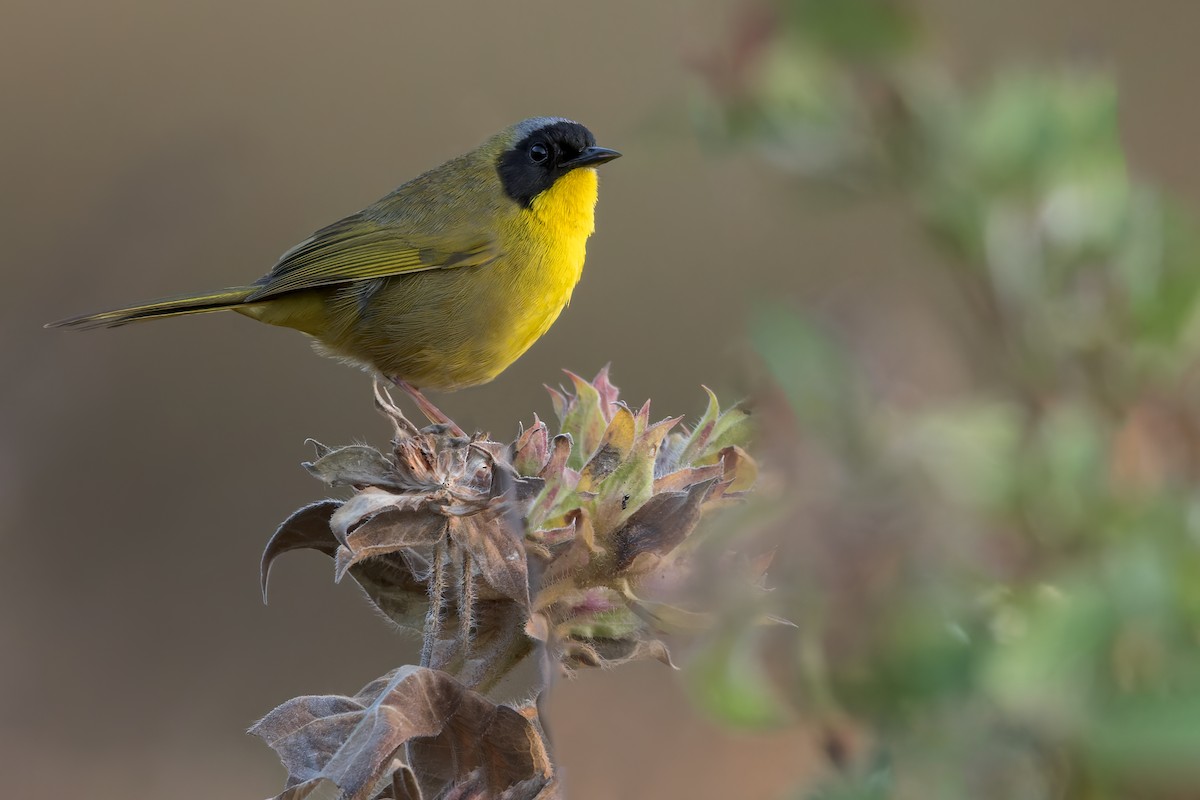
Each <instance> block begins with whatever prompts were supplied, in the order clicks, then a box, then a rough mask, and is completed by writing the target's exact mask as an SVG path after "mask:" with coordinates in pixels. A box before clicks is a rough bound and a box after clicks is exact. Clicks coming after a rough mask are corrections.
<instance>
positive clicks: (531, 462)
mask: <svg viewBox="0 0 1200 800" xmlns="http://www.w3.org/2000/svg"><path fill="white" fill-rule="evenodd" d="M549 459H550V435H549V432H548V431H547V429H546V423H544V422H542V421H541V420H540V419H538V418H537V415H536V414H535V415H534V417H533V425H531V426H530V427H529V428H528V429H526V430H524V431H521V434H520V435H519V436H518V437H517V440H516V441H515V442H513V444H512V456H511V457H510V458H509V462H510V463H511V464H512V465H513V469H515V470H516V471H517V474H519V475H537V474H538V473H540V472H541V471H542V468H543V467H545V466H546V462H547V461H548V460H549Z"/></svg>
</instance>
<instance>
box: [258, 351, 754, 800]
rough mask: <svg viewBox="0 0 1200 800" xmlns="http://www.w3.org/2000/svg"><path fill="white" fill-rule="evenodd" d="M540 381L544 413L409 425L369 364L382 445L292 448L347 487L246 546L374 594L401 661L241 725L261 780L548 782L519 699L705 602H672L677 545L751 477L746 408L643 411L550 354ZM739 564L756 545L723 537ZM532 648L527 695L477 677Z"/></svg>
mask: <svg viewBox="0 0 1200 800" xmlns="http://www.w3.org/2000/svg"><path fill="white" fill-rule="evenodd" d="M568 375H569V377H570V386H569V387H568V388H567V389H564V390H562V391H557V390H551V397H552V400H553V403H554V409H555V412H556V415H557V417H558V432H557V433H556V434H554V435H551V433H550V429H549V428H548V427H547V425H546V424H545V423H544V422H542V421H541V420H539V419H537V417H536V416H535V417H534V421H533V424H532V425H531V426H529V427H528V428H523V429H522V430H521V431H520V433H519V435H518V436H517V438H516V439H515V440H514V441H512V442H509V443H507V444H503V443H500V442H495V441H492V440H491V439H490V438H489V437H488V436H487V435H484V434H476V435H474V436H471V437H464V436H458V435H455V434H454V433H453V432H452V429H451V428H450V427H449V426H444V425H430V426H428V427H425V428H423V429H419V428H418V427H417V426H416V425H414V424H413V423H412V422H410V421H409V420H408V419H407V418H406V417H405V416H404V415H403V413H401V411H400V410H399V409H398V408H397V407H396V405H395V404H394V403H393V401H392V398H391V397H390V396H389V395H388V393H387V391H386V389H385V388H384V387H383V386H382V385H380V384H376V387H375V403H376V406H377V408H378V410H379V411H380V412H381V413H382V414H383V415H384V416H385V417H386V418H387V419H388V420H389V421H390V423H391V426H392V434H393V438H392V441H391V447H390V448H389V449H388V450H387V451H380V450H377V449H375V448H372V447H368V446H366V445H349V446H346V447H339V448H329V447H325V446H324V445H320V444H317V445H316V449H317V457H316V459H315V460H314V461H312V462H310V463H306V464H305V465H304V466H305V468H306V469H307V470H308V471H309V472H310V473H312V475H314V476H315V477H317V478H318V479H320V480H321V481H323V482H324V483H326V484H327V485H329V486H331V487H348V488H349V497H347V498H346V499H344V500H342V499H328V500H322V501H319V502H316V503H313V504H311V505H308V506H305V507H304V508H301V509H300V510H298V511H296V512H295V513H294V514H292V516H291V517H289V518H288V519H287V520H286V521H285V522H284V523H283V524H282V525H281V526H280V527H279V529H278V530H277V531H276V532H275V534H274V535H273V536H272V537H271V539H270V542H269V543H268V545H267V547H266V551H265V552H264V553H263V558H262V587H263V594H264V598H265V597H266V588H267V578H268V575H269V573H270V569H271V565H272V564H273V563H274V561H275V559H276V558H278V557H279V556H280V555H281V554H283V553H285V552H288V551H290V550H300V549H312V550H319V551H320V552H323V553H325V554H326V555H328V556H330V557H331V558H332V559H333V561H334V578H335V580H338V581H340V580H341V579H343V578H344V577H345V576H347V575H349V576H350V577H351V578H353V579H354V580H355V581H357V582H358V584H359V585H360V586H361V587H362V588H363V590H364V591H365V593H366V596H367V597H368V598H369V600H370V602H371V603H372V604H374V605H375V606H376V608H377V609H378V610H379V611H381V612H382V613H383V614H384V615H386V616H387V617H388V618H389V619H391V620H392V621H394V622H395V623H396V624H397V625H399V626H400V627H401V628H403V629H408V630H410V631H414V632H416V633H417V634H418V635H419V636H420V637H421V641H422V648H421V656H420V663H419V664H416V665H406V666H401V667H399V668H398V669H395V670H393V671H392V672H390V673H388V674H387V675H384V676H382V677H380V678H378V679H376V680H375V681H372V682H371V683H369V684H368V685H367V686H365V687H364V688H363V689H362V690H361V691H360V692H359V693H358V694H356V695H354V696H351V697H343V696H309V697H300V698H296V699H294V700H290V701H288V702H285V703H283V704H282V705H281V706H279V707H278V708H276V709H275V710H274V711H272V712H271V713H269V714H268V715H267V716H266V717H264V718H263V719H262V720H261V721H260V722H258V723H257V724H256V725H255V726H254V727H253V728H251V733H253V734H255V735H257V736H259V737H261V738H262V739H263V740H264V741H265V742H266V743H267V744H268V745H270V746H271V747H272V748H274V750H275V751H276V752H277V753H278V754H279V756H280V759H281V760H282V761H283V764H284V766H285V767H286V768H287V771H288V778H287V784H286V788H285V789H284V791H283V792H282V793H281V794H279V795H278V796H277V800H301V799H302V798H305V797H308V796H309V795H310V794H312V793H313V792H315V791H317V790H318V789H319V788H320V787H322V786H323V785H324V786H326V787H327V786H328V784H332V785H333V787H335V788H336V791H337V792H338V793H339V794H338V796H339V797H341V798H345V800H376V799H379V798H393V799H394V800H415V799H416V798H443V799H444V800H451V798H453V799H454V800H466V798H479V799H480V800H482V798H502V799H503V800H532V798H540V799H543V800H544V799H546V798H555V797H559V796H560V788H559V784H558V780H557V778H556V776H555V769H554V764H553V762H552V759H551V756H550V752H549V748H548V744H547V741H546V737H545V733H544V728H543V726H542V722H541V719H540V717H539V715H538V710H537V705H538V703H537V701H538V700H539V699H540V697H541V694H542V693H544V691H545V690H546V688H548V686H549V684H550V682H551V681H552V680H553V679H554V678H555V677H556V676H557V675H559V674H570V673H571V672H572V671H574V670H576V669H579V668H586V667H611V666H615V665H618V664H622V663H625V662H627V661H631V660H634V659H644V658H651V659H657V660H659V661H661V662H663V663H666V664H670V663H671V659H670V654H669V652H668V649H667V645H666V644H665V642H664V640H663V638H664V637H665V636H667V635H670V634H677V633H683V632H695V631H696V630H698V629H702V628H703V627H704V626H705V625H706V623H707V620H708V619H709V617H708V615H707V614H706V613H705V610H704V609H696V608H687V607H683V606H682V605H679V604H678V598H679V597H680V596H681V594H680V592H679V591H678V590H679V588H680V587H682V586H684V585H686V584H687V580H688V577H689V575H690V574H691V572H692V565H693V562H694V561H695V560H696V556H695V553H696V549H697V543H698V541H699V539H700V537H699V536H697V535H694V532H695V531H696V530H697V526H698V524H699V523H700V521H701V517H702V516H703V515H704V514H706V513H708V512H710V511H712V510H714V509H716V508H718V507H720V506H723V505H728V504H731V503H736V502H738V500H739V499H740V498H741V497H743V496H744V495H745V493H746V492H747V491H748V490H749V489H750V488H751V486H752V485H753V484H754V481H755V478H756V475H757V467H756V465H755V462H754V460H753V459H752V458H751V457H750V456H749V455H748V454H747V452H746V449H745V447H746V445H747V442H748V441H749V439H750V435H751V422H750V416H749V413H748V412H747V411H746V410H745V409H743V408H741V407H738V406H734V407H732V408H730V409H727V410H725V411H722V410H721V408H720V406H719V405H718V403H717V399H716V397H715V396H714V395H712V393H711V392H709V405H708V408H707V410H706V411H705V413H704V415H703V416H702V417H701V419H700V420H699V422H698V423H697V424H696V425H695V426H694V427H692V428H688V427H685V426H683V425H681V424H680V422H681V418H671V419H665V420H661V421H657V422H651V417H650V406H649V403H647V404H645V405H643V406H642V407H641V408H640V409H638V410H636V411H635V410H633V409H631V408H630V407H628V406H626V405H625V404H624V403H623V402H621V401H620V400H619V399H618V391H617V388H616V387H615V386H614V385H613V384H612V383H611V382H610V381H609V378H608V372H607V369H605V370H602V371H601V372H600V374H599V375H598V376H597V377H596V378H595V380H593V381H590V382H589V381H586V380H584V379H582V378H580V377H578V376H576V375H573V374H570V373H568ZM730 563H734V564H737V565H740V566H741V569H740V570H731V571H730V572H732V573H733V574H736V575H738V577H739V578H740V579H741V580H744V582H745V583H746V585H749V586H759V585H760V583H761V578H762V570H763V569H764V568H765V567H764V566H763V565H762V562H761V560H760V561H757V562H750V561H745V560H738V559H737V558H731V560H730ZM531 656H536V657H538V659H539V664H540V666H541V671H540V676H541V686H540V687H539V691H538V693H537V694H536V696H535V698H534V700H533V701H528V702H517V703H509V704H506V703H502V702H496V701H495V700H494V699H491V698H489V697H488V696H487V694H486V693H487V692H488V691H489V690H491V689H492V688H493V687H494V686H495V685H496V683H497V682H498V681H499V680H500V679H501V678H503V677H504V676H505V675H506V674H508V673H509V672H510V671H512V669H513V668H514V667H515V666H516V665H517V664H518V663H520V662H521V661H522V660H524V659H525V658H527V657H531Z"/></svg>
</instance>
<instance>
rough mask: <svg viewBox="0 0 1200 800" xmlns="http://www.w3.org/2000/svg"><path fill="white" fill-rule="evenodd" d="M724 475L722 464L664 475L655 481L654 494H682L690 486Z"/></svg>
mask: <svg viewBox="0 0 1200 800" xmlns="http://www.w3.org/2000/svg"><path fill="white" fill-rule="evenodd" d="M723 474H724V472H723V466H722V465H721V464H708V465H706V466H703V467H685V468H684V469H678V470H675V471H674V472H672V473H670V474H668V475H663V476H662V477H661V478H656V479H655V480H654V493H655V494H661V493H662V492H682V491H684V490H685V489H687V488H688V487H689V486H694V485H696V484H697V483H703V482H704V481H707V480H709V479H711V478H720V477H721V476H722V475H723Z"/></svg>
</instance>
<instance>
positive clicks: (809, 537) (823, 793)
mask: <svg viewBox="0 0 1200 800" xmlns="http://www.w3.org/2000/svg"><path fill="white" fill-rule="evenodd" d="M744 22H745V24H743V25H742V26H741V27H740V28H739V29H738V31H737V32H735V34H734V35H733V37H732V40H731V42H730V44H729V46H728V48H727V49H726V50H725V51H724V52H723V53H721V54H720V55H719V56H718V57H716V58H714V59H713V61H712V62H710V63H709V64H707V65H706V73H707V74H706V77H707V79H708V80H707V83H706V91H705V93H704V94H703V96H702V97H700V98H698V101H697V103H696V104H695V107H694V110H695V120H696V123H697V126H698V128H699V130H701V131H702V133H703V134H704V135H705V136H706V137H707V138H708V139H709V140H710V141H713V142H719V143H722V144H723V145H725V146H736V147H741V148H748V149H752V150H754V151H755V152H758V153H760V154H761V155H762V156H763V157H764V158H766V159H768V160H770V162H771V163H773V164H775V165H777V166H779V167H782V168H784V169H786V170H788V171H790V172H791V173H792V174H794V175H795V176H796V178H797V180H798V181H801V182H802V183H803V184H804V185H811V184H813V183H817V182H822V183H827V184H828V183H832V184H836V185H839V186H843V187H851V188H854V189H857V190H859V191H873V190H875V189H880V188H887V189H888V190H889V191H891V192H892V193H893V194H898V195H899V196H900V197H901V198H903V199H904V200H905V201H906V202H907V203H908V204H909V205H910V207H911V208H912V209H913V210H914V211H915V214H914V215H913V219H914V220H915V221H916V222H917V224H919V225H920V226H921V228H922V230H923V231H924V232H925V233H926V234H927V235H928V237H929V239H930V241H931V242H932V243H933V244H934V245H935V246H936V247H937V248H939V249H940V251H941V253H942V256H943V258H942V259H941V263H940V264H937V265H936V267H937V268H944V269H945V270H947V272H948V273H949V275H950V278H951V280H952V281H953V284H954V286H955V288H956V290H957V291H956V293H955V294H954V301H953V303H949V304H947V303H946V301H945V300H944V298H943V299H942V300H940V301H938V302H940V305H938V303H937V302H931V304H930V306H931V307H930V314H931V315H934V316H935V317H937V318H939V319H941V321H942V323H943V325H944V328H945V331H946V340H947V341H949V342H953V343H955V345H956V346H958V347H959V349H960V351H961V352H959V353H957V354H956V358H958V359H959V360H960V361H961V364H962V365H964V368H965V369H966V370H968V371H969V373H970V374H971V376H972V380H971V385H970V388H969V389H967V390H966V391H957V392H955V393H954V394H953V396H950V395H942V396H939V395H937V394H928V395H927V396H925V397H924V398H923V399H922V400H921V401H920V402H919V403H914V402H911V401H909V402H903V403H901V402H898V401H896V400H894V399H892V398H891V397H890V396H889V394H888V392H887V391H886V390H885V389H883V388H881V387H879V386H876V385H872V384H871V383H870V381H869V380H868V378H867V377H866V370H865V369H864V368H863V367H862V366H861V365H860V363H859V358H858V355H857V353H855V352H853V351H851V350H849V349H848V348H846V347H843V346H841V345H840V344H839V341H840V340H841V337H839V335H838V331H837V330H834V329H826V328H823V327H822V326H821V325H819V324H818V323H817V322H815V321H814V320H813V319H810V318H808V317H806V316H804V315H803V314H802V313H798V312H795V311H793V310H788V309H783V308H778V307H771V308H768V309H765V310H763V312H762V313H761V314H760V315H759V316H758V318H757V320H756V322H755V323H754V327H753V331H752V335H753V338H754V342H755V344H756V346H757V349H758V351H759V353H760V354H761V357H762V361H763V364H764V366H765V369H766V371H767V373H768V374H769V375H770V377H771V379H772V382H773V385H774V387H775V388H774V389H773V390H772V392H771V393H769V394H770V395H771V397H773V398H775V400H776V402H774V403H772V401H771V399H768V400H767V401H764V405H765V407H766V414H767V416H768V418H769V419H768V422H767V423H766V424H765V425H764V428H765V429H766V430H770V431H778V432H779V436H774V437H772V439H773V441H771V442H768V443H766V444H765V445H764V446H766V447H767V449H768V451H770V452H771V453H773V459H774V461H775V462H776V465H777V468H778V469H781V470H782V471H783V472H784V473H785V474H786V475H787V486H786V491H784V492H781V493H780V494H781V495H785V496H786V498H781V499H779V500H777V501H776V506H777V507H776V509H775V512H774V516H773V520H774V521H773V522H770V523H765V524H761V525H760V528H762V529H763V531H764V532H763V533H762V534H761V536H762V537H763V539H764V541H766V542H767V543H769V544H771V545H773V546H775V547H776V548H777V549H778V552H777V555H776V564H775V567H774V568H773V570H772V574H774V575H781V576H786V579H785V580H784V581H781V582H779V583H778V584H777V587H776V592H775V594H774V595H773V597H774V599H775V601H776V609H775V610H776V611H777V613H780V614H783V615H784V616H786V617H788V618H789V619H791V620H793V621H795V622H796V623H797V625H798V627H797V629H796V630H795V631H794V633H792V634H780V633H779V631H778V629H776V630H775V631H773V632H772V635H773V636H776V637H778V636H781V635H790V636H791V639H790V641H789V642H788V643H787V644H786V646H785V647H784V651H785V655H784V656H783V657H782V658H780V657H779V653H778V651H776V650H772V649H771V648H769V647H761V646H759V644H758V643H757V642H755V641H739V640H736V639H734V638H730V637H726V638H724V639H720V640H719V641H717V642H715V643H714V645H713V646H712V647H711V648H710V649H709V650H708V651H705V652H704V653H702V654H701V656H700V664H701V665H702V666H701V668H700V669H698V670H697V672H696V676H697V678H696V680H695V681H694V683H695V684H696V686H697V689H696V695H697V697H698V698H700V700H701V702H704V703H706V704H707V705H708V707H709V708H710V709H712V710H713V711H714V712H715V713H718V714H720V715H723V716H724V717H726V718H727V719H730V720H731V721H733V722H736V723H738V724H778V722H779V720H780V714H779V713H778V712H777V710H772V709H771V703H772V702H776V703H781V704H784V705H786V706H788V707H790V708H791V709H792V710H793V711H794V713H796V714H798V715H799V716H800V717H801V718H802V719H806V720H808V721H810V722H813V721H815V722H817V723H819V724H821V725H823V726H825V728H826V729H827V730H828V731H829V736H830V742H831V743H834V744H836V742H837V741H839V740H840V739H839V737H841V736H843V735H845V733H846V731H850V732H852V733H853V735H852V736H851V738H852V739H853V740H854V741H856V742H859V743H860V744H859V745H858V746H857V747H854V748H851V750H853V751H854V754H853V755H846V754H845V753H841V749H842V748H841V747H840V746H836V747H835V746H834V744H831V753H832V754H834V756H833V757H832V758H831V761H832V762H833V764H834V766H835V767H837V768H838V770H837V774H836V775H835V777H834V778H832V779H831V780H830V781H829V782H828V783H827V784H825V785H823V786H819V787H816V788H813V787H809V788H807V789H805V790H804V792H805V793H804V794H802V795H799V796H803V797H811V798H818V797H819V798H835V797H836V798H849V797H856V798H857V797H862V798H868V797H869V798H877V797H878V798H883V797H900V798H931V797H936V798H941V797H946V798H952V797H953V798H960V797H972V798H1041V797H1045V798H1051V797H1067V798H1117V797H1131V796H1136V797H1182V796H1195V794H1196V791H1197V790H1198V789H1200V647H1198V637H1200V491H1198V490H1197V485H1198V483H1197V478H1198V477H1200V413H1198V412H1197V409H1198V408H1200V403H1198V402H1197V401H1198V400H1200V397H1197V382H1196V376H1197V374H1198V373H1197V369H1196V367H1197V364H1198V361H1197V356H1198V355H1200V337H1198V335H1197V334H1198V333H1200V325H1198V321H1200V316H1198V313H1197V312H1198V310H1200V238H1198V230H1197V227H1196V225H1195V223H1194V222H1193V221H1192V220H1191V219H1190V217H1189V216H1188V215H1187V214H1186V213H1185V212H1183V211H1182V210H1181V209H1180V208H1179V207H1178V206H1177V204H1176V203H1174V202H1173V201H1172V200H1171V199H1170V198H1168V197H1166V196H1164V194H1163V193H1162V192H1160V191H1158V190H1157V189H1155V188H1154V187H1152V186H1149V185H1146V184H1144V183H1142V182H1140V181H1138V180H1136V179H1134V178H1133V177H1131V176H1130V174H1129V172H1128V170H1127V167H1126V162H1125V157H1124V152H1123V149H1122V145H1121V142H1120V138H1119V134H1118V126H1117V113H1118V107H1117V95H1116V90H1115V87H1114V84H1113V81H1112V80H1111V79H1110V77H1109V76H1108V75H1106V74H1104V73H1103V72H1100V71H1097V70H1093V69H1087V68H1083V67H1080V66H1076V67H1072V68H1069V69H1064V68H1058V67H1055V68H1050V69H1041V68H1033V67H1029V66H1021V67H1014V68H1006V69H1002V70H1000V71H999V72H998V73H997V74H996V75H994V76H993V77H992V78H991V79H990V80H988V81H987V82H985V83H984V85H982V86H980V87H977V88H969V89H965V88H963V87H961V86H959V85H957V84H956V82H955V80H954V78H953V76H952V75H951V74H950V73H949V71H948V69H947V68H946V67H944V66H943V65H942V64H941V63H940V62H939V61H938V60H937V59H936V57H935V56H933V55H932V52H933V48H932V47H931V42H930V41H929V37H928V35H927V34H926V30H927V28H926V26H925V25H924V24H923V22H922V20H921V18H920V17H919V15H918V14H917V12H916V10H915V8H914V7H913V6H912V5H911V4H908V3H904V2H900V1H899V0H892V1H890V2H889V1H888V0H777V2H776V3H775V4H774V6H773V8H772V10H771V11H770V12H769V13H765V14H764V13H763V12H762V10H761V9H757V8H756V9H755V10H752V11H749V12H747V16H746V18H745V20H744ZM964 311H965V312H966V313H964ZM964 318H965V319H967V320H968V321H969V322H968V324H969V326H970V327H971V330H970V331H968V332H967V334H966V335H959V334H960V333H961V326H962V324H963V323H962V320H963V319H964ZM789 436H790V438H788V437H789ZM784 439H787V441H786V442H785V441H783V440H784ZM780 465H782V466H780ZM735 627H736V622H735V621H731V622H730V628H731V629H732V628H735ZM754 659H758V661H759V662H760V663H758V664H756V663H754ZM722 663H724V664H725V666H721V664H722ZM780 664H782V667H781V666H780ZM767 665H769V666H770V667H771V669H768V668H767ZM768 674H771V675H774V676H779V675H782V676H783V677H776V678H775V679H768V678H767V677H766V676H767V675H768ZM739 682H741V683H742V684H744V685H743V686H741V687H740V688H739V687H738V685H737V684H738V683H739ZM879 759H883V762H884V763H887V764H888V766H887V768H871V767H868V766H865V765H870V764H876V763H881V762H879Z"/></svg>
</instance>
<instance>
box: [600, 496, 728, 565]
mask: <svg viewBox="0 0 1200 800" xmlns="http://www.w3.org/2000/svg"><path fill="white" fill-rule="evenodd" d="M714 483H716V478H710V479H709V480H707V481H703V482H702V483H697V484H695V485H693V486H691V487H690V488H688V490H687V491H686V492H664V493H662V494H656V495H654V496H652V497H651V498H650V499H649V500H647V501H646V503H645V504H644V505H642V507H641V508H639V509H638V510H637V511H636V512H634V514H633V516H631V517H630V518H629V519H628V520H626V521H625V524H624V525H622V526H621V527H620V528H619V529H618V530H617V531H616V532H615V533H614V534H613V536H612V540H611V542H612V549H613V556H614V559H615V564H614V568H615V569H616V571H617V572H620V571H622V570H624V569H626V568H627V567H629V565H630V564H632V563H633V561H634V559H635V558H637V557H638V555H640V554H642V553H655V554H660V555H661V554H665V553H669V552H670V551H671V550H672V549H674V548H675V546H676V545H678V544H679V543H680V542H682V541H683V540H684V539H685V538H687V536H688V534H690V533H691V532H692V529H693V528H695V527H696V523H698V522H699V521H700V505H701V503H703V502H704V497H705V495H706V494H708V490H709V489H710V488H712V486H713V484H714Z"/></svg>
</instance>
